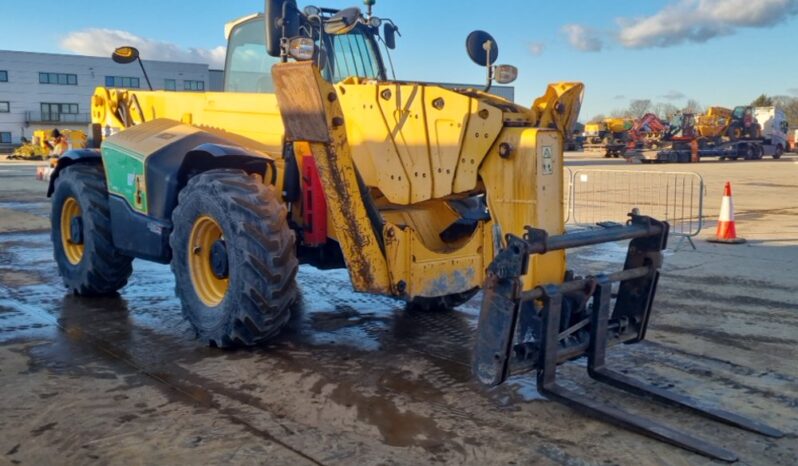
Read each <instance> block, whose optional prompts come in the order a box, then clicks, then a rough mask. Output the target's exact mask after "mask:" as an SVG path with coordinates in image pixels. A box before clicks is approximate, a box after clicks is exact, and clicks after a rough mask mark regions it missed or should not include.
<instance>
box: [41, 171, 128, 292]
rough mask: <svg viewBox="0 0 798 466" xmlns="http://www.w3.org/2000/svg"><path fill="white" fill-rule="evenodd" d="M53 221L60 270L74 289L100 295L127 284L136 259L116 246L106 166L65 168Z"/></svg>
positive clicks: (56, 192) (55, 193) (56, 193)
mask: <svg viewBox="0 0 798 466" xmlns="http://www.w3.org/2000/svg"><path fill="white" fill-rule="evenodd" d="M50 221H51V237H52V241H53V253H54V256H55V261H56V263H57V264H58V272H59V273H60V275H61V277H62V278H63V280H64V285H66V287H67V288H68V289H69V290H71V291H72V292H74V293H75V294H78V295H83V296H99V295H107V294H111V293H114V292H115V291H117V290H119V289H120V288H122V287H123V286H125V284H127V280H128V278H129V277H130V274H131V273H133V267H132V266H131V263H132V262H133V258H132V257H129V256H126V255H124V254H122V253H121V252H119V251H118V250H117V249H116V248H115V247H114V242H113V238H112V237H111V213H110V210H109V208H108V192H107V190H106V187H105V175H104V174H103V170H102V167H100V166H97V165H87V164H76V165H72V166H69V167H67V168H65V169H64V170H63V171H62V172H61V175H60V176H59V177H58V178H57V179H56V181H55V190H54V191H53V203H52V213H51V214H50Z"/></svg>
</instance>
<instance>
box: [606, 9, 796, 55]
mask: <svg viewBox="0 0 798 466" xmlns="http://www.w3.org/2000/svg"><path fill="white" fill-rule="evenodd" d="M797 13H798V0H678V1H676V2H674V3H671V4H670V5H668V6H666V7H665V8H663V9H662V10H660V11H658V12H657V13H655V14H653V15H651V16H644V17H639V18H621V19H619V20H618V22H619V24H620V26H621V28H620V31H619V32H618V41H619V42H620V43H621V44H622V45H623V46H625V47H629V48H645V47H669V46H672V45H677V44H681V43H683V42H706V41H708V40H710V39H713V38H715V37H719V36H724V35H731V34H734V33H735V32H736V30H737V29H739V28H765V27H771V26H774V25H776V24H779V23H781V22H783V21H786V20H787V19H788V18H789V17H791V16H793V15H795V14H797Z"/></svg>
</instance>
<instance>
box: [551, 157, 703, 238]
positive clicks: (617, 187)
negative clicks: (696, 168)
mask: <svg viewBox="0 0 798 466" xmlns="http://www.w3.org/2000/svg"><path fill="white" fill-rule="evenodd" d="M566 175H570V176H569V178H570V189H567V191H570V192H569V193H568V194H567V198H568V202H569V204H568V208H567V209H566V210H567V213H566V214H565V215H566V223H570V224H574V225H581V226H589V225H595V224H596V223H597V222H603V221H613V222H619V223H624V222H626V220H627V219H628V217H627V214H628V213H629V212H630V211H631V210H632V209H633V208H637V209H639V210H640V213H641V214H643V215H649V216H651V217H654V218H656V219H659V220H665V221H667V222H668V223H670V226H671V234H673V235H679V236H684V237H687V238H688V239H689V238H691V237H693V236H696V235H698V233H699V232H700V231H701V228H702V227H703V225H704V212H703V210H704V179H703V178H702V177H701V175H699V174H698V173H693V172H660V171H638V170H597V169H584V170H573V171H572V172H569V171H566ZM566 186H568V185H566ZM691 243H692V241H691Z"/></svg>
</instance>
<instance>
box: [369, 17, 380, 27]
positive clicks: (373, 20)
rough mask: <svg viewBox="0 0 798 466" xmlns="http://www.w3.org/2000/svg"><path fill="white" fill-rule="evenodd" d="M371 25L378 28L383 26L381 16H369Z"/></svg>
mask: <svg viewBox="0 0 798 466" xmlns="http://www.w3.org/2000/svg"><path fill="white" fill-rule="evenodd" d="M369 26H371V27H373V28H378V27H380V26H382V20H381V19H380V18H377V17H376V16H372V17H371V18H369Z"/></svg>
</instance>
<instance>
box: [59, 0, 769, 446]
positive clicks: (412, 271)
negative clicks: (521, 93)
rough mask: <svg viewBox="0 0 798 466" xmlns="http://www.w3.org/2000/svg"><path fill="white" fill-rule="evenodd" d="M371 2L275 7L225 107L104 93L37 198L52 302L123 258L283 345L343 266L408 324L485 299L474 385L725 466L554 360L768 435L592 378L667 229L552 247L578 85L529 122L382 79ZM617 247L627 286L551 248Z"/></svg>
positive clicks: (229, 30)
mask: <svg viewBox="0 0 798 466" xmlns="http://www.w3.org/2000/svg"><path fill="white" fill-rule="evenodd" d="M366 4H367V5H368V11H367V12H366V14H363V13H361V11H360V10H359V9H358V8H348V9H345V10H341V11H336V10H331V9H327V8H316V7H307V8H305V9H304V10H303V11H300V10H299V9H298V8H297V6H296V3H295V1H294V0H270V1H267V2H266V10H265V14H257V15H251V16H248V17H245V18H242V19H239V20H237V21H234V22H232V23H230V24H228V25H227V27H226V28H225V32H226V36H227V38H228V48H227V62H226V67H225V90H226V92H219V93H214V92H208V93H190V92H186V93H178V92H165V91H138V90H124V89H106V88H98V89H97V90H96V92H95V94H94V96H93V98H92V121H93V127H92V128H93V131H92V133H93V136H94V141H95V143H96V145H97V146H99V150H98V149H87V150H80V151H72V152H69V153H67V154H66V155H64V156H62V157H61V158H60V159H59V161H58V166H57V167H56V169H55V171H54V173H53V174H52V178H51V181H50V186H49V189H48V195H50V196H52V209H53V210H52V225H53V228H52V240H53V248H54V251H55V259H56V261H57V263H58V267H59V271H60V273H61V276H62V277H63V279H64V283H65V284H66V286H67V288H68V289H70V290H72V291H73V292H75V293H77V294H80V295H84V296H92V295H102V294H107V293H113V292H115V291H117V290H119V289H120V288H122V287H123V286H125V284H126V283H127V280H128V278H129V277H130V274H131V272H132V268H131V262H132V261H133V259H134V258H141V259H145V260H150V261H156V262H161V263H169V264H171V267H172V270H173V272H174V275H175V289H176V294H177V296H178V297H179V298H180V301H181V303H182V310H183V314H184V316H185V318H186V319H187V320H188V321H189V322H190V323H191V325H192V326H193V328H194V329H195V330H196V333H197V336H198V338H199V339H200V340H202V341H204V342H206V343H208V344H211V345H215V346H219V347H229V346H234V345H254V344H257V343H260V342H263V341H266V340H268V339H269V338H271V337H273V336H275V335H277V334H278V333H279V332H280V330H281V329H282V328H283V326H284V325H285V324H286V322H287V321H288V319H289V315H290V312H291V305H292V303H293V302H294V301H295V300H296V298H297V294H298V289H297V284H296V279H295V277H296V273H297V269H298V266H299V263H300V262H302V263H309V264H313V265H315V266H317V267H346V268H347V270H348V271H349V274H350V277H351V282H352V286H353V288H354V289H355V290H356V291H359V292H367V293H378V294H383V295H388V296H393V297H396V298H399V299H403V300H406V301H407V302H408V303H409V305H411V306H415V307H419V308H422V309H429V308H451V307H455V306H457V305H459V304H462V303H464V302H465V301H467V300H468V299H470V298H471V297H472V296H474V294H475V293H476V292H477V291H478V290H480V289H482V290H483V293H484V297H483V301H482V310H481V314H480V317H479V324H478V328H477V335H476V346H475V348H474V354H473V360H474V364H473V371H474V373H475V375H476V377H477V378H478V379H479V380H480V381H482V382H483V383H485V384H488V385H494V384H499V383H501V382H503V381H504V380H506V379H507V377H509V376H510V375H511V374H516V373H520V372H525V371H530V370H537V371H538V387H539V390H540V391H541V392H543V393H545V394H546V395H547V396H550V397H552V398H554V399H558V400H561V401H565V402H567V403H569V404H572V405H576V406H579V407H581V408H582V409H585V410H587V411H588V412H590V413H592V414H594V415H597V416H598V417H600V418H602V419H604V420H607V421H610V422H614V423H617V424H620V425H622V426H625V427H628V428H631V429H634V430H636V431H638V432H641V433H643V434H646V435H649V436H652V437H655V438H658V439H661V440H664V441H666V442H670V443H673V444H675V445H678V446H681V447H683V448H687V449H689V450H692V451H695V452H698V453H701V454H703V455H707V456H710V457H713V458H718V459H722V460H727V461H733V460H734V459H735V458H736V457H735V455H734V454H733V453H732V452H730V451H727V450H724V449H721V448H718V447H715V446H713V445H711V444H709V443H707V442H704V441H702V440H700V439H697V438H695V437H692V436H688V435H686V434H684V433H682V432H679V431H677V430H673V429H671V428H668V427H665V426H663V425H660V424H657V423H655V422H653V421H650V420H647V419H645V418H642V417H639V416H636V415H632V414H629V413H626V412H624V411H621V410H618V409H616V408H612V407H608V406H603V405H601V404H599V403H596V402H594V401H591V400H588V399H585V398H584V397H582V396H580V395H578V394H575V393H572V392H570V391H568V390H566V389H563V388H561V387H560V386H559V385H557V384H556V382H555V370H556V367H557V365H558V364H561V363H563V362H565V361H568V360H572V359H575V358H579V357H582V356H587V357H588V368H589V372H590V375H591V376H593V377H594V378H596V379H597V380H601V381H604V382H607V383H610V384H612V385H614V386H616V387H620V388H622V389H625V390H629V391H632V392H636V393H644V394H647V395H650V396H654V397H656V398H658V399H660V400H667V401H670V402H674V403H676V404H680V405H682V406H687V407H691V408H693V409H694V410H696V411H698V412H701V413H703V414H705V415H707V416H710V417H712V418H714V419H717V420H720V421H723V422H726V423H730V424H733V425H737V426H740V427H743V428H746V429H750V430H753V431H756V432H760V433H763V434H766V435H773V436H778V435H780V433H779V432H778V431H775V430H774V429H771V428H769V427H767V426H764V425H761V424H759V423H757V422H754V421H749V420H747V419H744V418H741V417H739V416H737V415H734V414H731V413H727V412H724V411H720V410H717V409H707V408H702V407H701V406H700V405H699V404H698V403H697V402H696V401H694V400H691V399H688V398H686V397H683V396H680V395H674V394H670V393H668V392H667V391H665V390H662V389H659V388H655V387H651V386H648V385H645V384H643V383H640V382H637V381H635V380H633V379H631V378H629V377H626V376H624V375H620V374H617V373H615V372H612V371H609V370H608V369H606V367H605V366H604V352H605V350H606V348H607V347H609V346H612V345H615V344H618V343H634V342H638V341H640V340H642V339H643V338H644V337H645V333H646V326H647V324H648V321H649V316H650V312H651V305H652V301H653V298H654V290H655V288H656V284H657V279H658V276H659V269H660V266H661V264H662V250H663V249H664V248H665V247H666V241H667V237H668V225H667V224H666V223H663V222H659V221H657V220H655V219H652V218H649V217H645V216H640V215H631V217H630V220H629V222H628V224H627V225H616V226H610V227H607V228H603V229H600V230H596V231H583V232H578V233H571V234H565V231H564V224H563V202H562V199H563V176H562V173H563V166H562V164H563V135H564V134H567V133H568V131H569V130H570V128H571V127H572V125H573V124H574V122H575V121H576V119H577V117H578V114H579V108H580V105H581V98H582V92H583V85H582V84H580V83H567V82H565V83H557V84H552V85H550V86H549V87H548V89H547V90H546V93H545V94H544V95H543V96H541V97H540V98H538V99H536V100H535V101H534V103H533V105H532V106H531V107H529V108H528V107H524V106H521V105H517V104H514V103H513V102H510V101H508V100H505V99H503V98H500V97H496V96H493V95H491V94H489V93H487V92H485V91H482V90H478V89H470V88H469V89H445V88H443V87H441V86H438V85H431V84H422V83H416V82H403V81H390V80H388V78H387V76H386V67H385V64H384V62H383V55H382V53H381V52H380V47H379V45H380V43H382V44H383V45H384V46H385V48H387V49H391V48H393V47H394V46H395V39H396V34H397V32H398V29H397V27H396V26H395V25H394V24H393V23H392V22H391V21H390V20H385V19H380V18H378V17H376V16H373V15H372V12H371V9H372V6H373V4H374V1H373V0H368V1H366ZM381 26H382V30H380V27H381ZM467 50H468V53H469V55H470V57H471V59H472V60H474V61H475V62H476V63H477V64H479V65H481V66H484V67H485V68H486V70H487V75H488V87H489V86H490V83H491V82H492V81H493V80H497V81H499V82H502V83H507V82H510V81H512V80H513V79H514V78H515V73H516V70H515V68H514V67H512V66H508V65H502V66H496V65H495V64H494V63H495V61H496V58H497V56H498V46H497V44H496V42H495V40H494V39H493V38H492V37H491V36H490V35H488V34H487V33H485V32H482V31H476V32H474V33H472V34H471V35H470V36H469V38H468V40H467ZM117 55H119V56H120V57H121V58H120V61H133V58H132V57H133V56H134V55H136V53H135V51H134V50H133V49H131V48H121V49H119V50H118V51H117ZM100 142H101V145H100V144H99V143H100ZM619 240H631V243H630V245H629V250H628V256H627V259H626V263H625V266H624V269H623V270H622V271H619V272H615V273H611V274H607V275H600V276H595V277H586V278H578V277H575V276H574V275H573V274H572V273H570V272H569V271H567V270H566V262H565V253H564V250H565V249H567V248H573V247H577V246H585V245H592V244H598V243H602V242H608V241H619ZM614 283H615V284H617V285H616V286H617V291H616V292H615V293H613V284H614ZM616 296H617V297H616Z"/></svg>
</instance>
